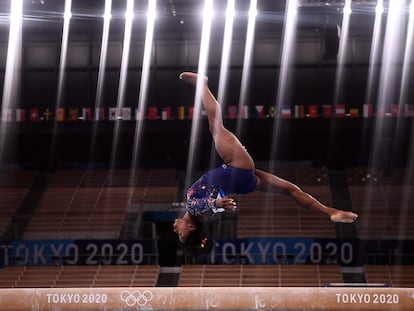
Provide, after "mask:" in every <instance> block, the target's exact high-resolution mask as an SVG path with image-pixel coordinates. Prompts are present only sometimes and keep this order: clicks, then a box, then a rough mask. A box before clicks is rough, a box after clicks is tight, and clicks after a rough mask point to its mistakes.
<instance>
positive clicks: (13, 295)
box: [0, 287, 414, 311]
mask: <svg viewBox="0 0 414 311" xmlns="http://www.w3.org/2000/svg"><path fill="white" fill-rule="evenodd" d="M0 306H1V310H5V311H6V310H7V311H44V310H53V311H75V310H83V311H103V310H105V311H115V310H117V311H120V310H296V311H297V310H315V311H319V310H333V311H336V310H361V311H363V310H375V311H381V310H387V311H390V310H399V311H405V310H406V311H408V310H410V311H412V310H414V288H329V287H311V288H306V287H171V288H164V287H162V288H161V287H151V288H140V287H117V288H21V289H0Z"/></svg>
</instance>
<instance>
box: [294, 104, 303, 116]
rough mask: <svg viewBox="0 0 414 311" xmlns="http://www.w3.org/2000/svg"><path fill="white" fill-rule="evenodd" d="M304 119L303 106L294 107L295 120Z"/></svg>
mask: <svg viewBox="0 0 414 311" xmlns="http://www.w3.org/2000/svg"><path fill="white" fill-rule="evenodd" d="M303 117H305V108H304V107H303V105H295V118H297V119H300V118H303Z"/></svg>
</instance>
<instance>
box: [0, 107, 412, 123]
mask: <svg viewBox="0 0 414 311" xmlns="http://www.w3.org/2000/svg"><path fill="white" fill-rule="evenodd" d="M374 108H375V109H374ZM202 115H205V112H204V111H202ZM400 116H404V117H414V106H413V105H408V104H405V105H403V106H402V105H399V104H394V105H391V106H390V107H388V109H378V108H376V107H374V106H373V105H371V104H364V105H363V106H362V109H361V108H347V107H345V105H335V106H333V105H306V106H305V105H294V106H284V107H282V108H281V109H280V110H279V111H276V109H275V107H274V106H264V105H256V106H253V107H251V106H242V107H239V106H235V105H230V106H227V108H226V109H225V111H224V117H225V118H227V119H237V118H241V119H266V118H275V117H281V118H286V119H289V118H296V119H301V118H345V117H348V118H371V117H400ZM193 117H194V107H192V106H178V107H172V106H166V107H158V106H149V107H147V108H146V111H140V110H138V109H135V111H133V110H132V108H130V107H122V108H119V107H109V108H89V107H84V108H57V109H55V110H52V109H50V108H45V109H40V108H28V109H24V108H17V109H12V108H3V109H2V114H1V120H2V121H6V122H11V121H16V122H25V121H29V122H40V121H43V122H48V121H57V122H65V121H73V122H74V121H104V120H109V121H116V120H127V121H128V120H191V119H193Z"/></svg>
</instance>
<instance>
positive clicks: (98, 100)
mask: <svg viewBox="0 0 414 311" xmlns="http://www.w3.org/2000/svg"><path fill="white" fill-rule="evenodd" d="M111 8H112V0H106V1H105V13H104V23H103V30H102V42H101V53H100V57H99V71H98V80H97V85H96V95H95V106H94V108H95V109H94V111H93V113H95V118H94V119H93V128H92V133H91V135H92V136H91V145H90V152H89V164H92V163H93V161H94V155H95V147H96V146H95V145H96V133H97V127H98V123H99V122H96V121H98V118H99V114H100V111H99V110H100V109H102V92H103V85H104V80H105V66H106V59H107V54H108V39H109V27H110V23H111Z"/></svg>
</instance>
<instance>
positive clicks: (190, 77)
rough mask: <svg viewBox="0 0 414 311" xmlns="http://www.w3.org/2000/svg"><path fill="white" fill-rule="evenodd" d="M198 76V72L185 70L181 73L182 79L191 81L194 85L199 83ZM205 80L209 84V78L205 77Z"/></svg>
mask: <svg viewBox="0 0 414 311" xmlns="http://www.w3.org/2000/svg"><path fill="white" fill-rule="evenodd" d="M197 77H198V74H196V73H194V72H183V73H181V74H180V79H181V80H183V81H185V82H187V83H191V84H193V85H196V84H197ZM204 82H205V84H207V82H208V78H207V77H204Z"/></svg>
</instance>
